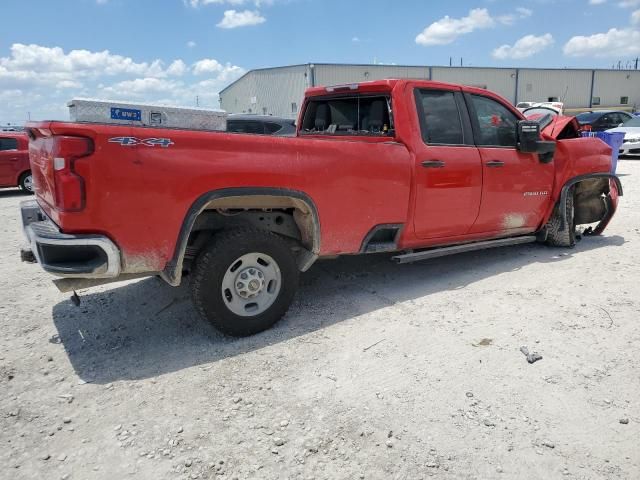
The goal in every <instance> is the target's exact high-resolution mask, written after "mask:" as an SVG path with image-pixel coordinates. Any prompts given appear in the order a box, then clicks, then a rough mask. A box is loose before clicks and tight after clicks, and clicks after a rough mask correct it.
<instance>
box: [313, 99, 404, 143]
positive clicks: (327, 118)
mask: <svg viewBox="0 0 640 480" xmlns="http://www.w3.org/2000/svg"><path fill="white" fill-rule="evenodd" d="M390 106H391V103H390V100H389V98H388V97H386V96H371V97H366V96H362V97H338V98H332V99H320V100H311V101H310V102H309V103H308V105H307V109H306V111H305V114H304V120H303V121H302V129H301V133H302V134H316V135H317V134H325V135H391V134H392V132H393V124H392V120H393V119H392V116H391V112H390V109H391V108H390Z"/></svg>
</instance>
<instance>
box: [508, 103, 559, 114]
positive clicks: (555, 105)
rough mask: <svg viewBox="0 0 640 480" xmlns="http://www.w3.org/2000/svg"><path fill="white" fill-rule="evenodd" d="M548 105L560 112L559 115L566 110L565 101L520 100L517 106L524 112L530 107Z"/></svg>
mask: <svg viewBox="0 0 640 480" xmlns="http://www.w3.org/2000/svg"><path fill="white" fill-rule="evenodd" d="M535 107H546V108H551V109H553V110H555V111H556V112H558V115H562V113H563V112H564V103H562V102H518V103H517V104H516V108H517V109H518V110H520V111H521V112H524V111H525V110H527V109H528V108H535Z"/></svg>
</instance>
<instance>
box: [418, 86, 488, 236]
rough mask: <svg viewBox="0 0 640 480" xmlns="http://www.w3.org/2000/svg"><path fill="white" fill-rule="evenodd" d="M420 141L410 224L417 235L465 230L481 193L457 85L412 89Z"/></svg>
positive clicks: (475, 155)
mask: <svg viewBox="0 0 640 480" xmlns="http://www.w3.org/2000/svg"><path fill="white" fill-rule="evenodd" d="M414 95H415V100H416V109H417V114H418V120H419V124H420V130H421V134H422V139H421V140H422V141H421V142H418V143H417V145H416V146H415V155H416V156H415V162H416V165H415V175H414V182H415V185H414V190H415V208H414V219H413V221H414V228H415V233H416V236H417V237H419V238H441V237H442V238H445V237H455V236H460V235H465V234H466V233H467V232H468V231H469V229H470V228H471V226H472V225H473V222H474V221H475V219H476V217H477V216H478V209H479V206H480V196H481V193H482V165H481V163H480V155H479V153H478V149H477V148H476V147H475V145H474V144H473V135H472V132H471V124H470V123H469V116H468V113H467V109H466V106H465V102H464V98H463V96H462V91H461V90H460V89H459V88H455V87H451V88H450V89H447V88H438V89H422V88H417V89H415V90H414Z"/></svg>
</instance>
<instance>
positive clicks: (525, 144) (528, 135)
mask: <svg viewBox="0 0 640 480" xmlns="http://www.w3.org/2000/svg"><path fill="white" fill-rule="evenodd" d="M517 128H518V137H517V138H518V150H520V151H521V152H525V153H536V152H537V151H538V145H537V143H538V141H539V140H540V124H539V123H538V122H534V121H530V120H520V121H519V122H518V127H517Z"/></svg>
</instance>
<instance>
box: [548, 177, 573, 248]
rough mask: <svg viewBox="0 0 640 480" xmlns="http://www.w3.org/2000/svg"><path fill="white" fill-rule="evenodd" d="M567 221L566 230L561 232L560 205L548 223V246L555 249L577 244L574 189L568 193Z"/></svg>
mask: <svg viewBox="0 0 640 480" xmlns="http://www.w3.org/2000/svg"><path fill="white" fill-rule="evenodd" d="M566 211H567V221H566V224H565V226H564V230H562V231H561V230H560V225H561V224H562V216H561V211H560V203H559V202H558V205H556V208H554V210H553V215H551V218H550V219H549V223H547V244H548V245H551V246H553V247H573V246H574V245H575V244H576V223H575V216H574V211H573V188H571V189H570V190H569V191H568V192H567V203H566Z"/></svg>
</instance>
